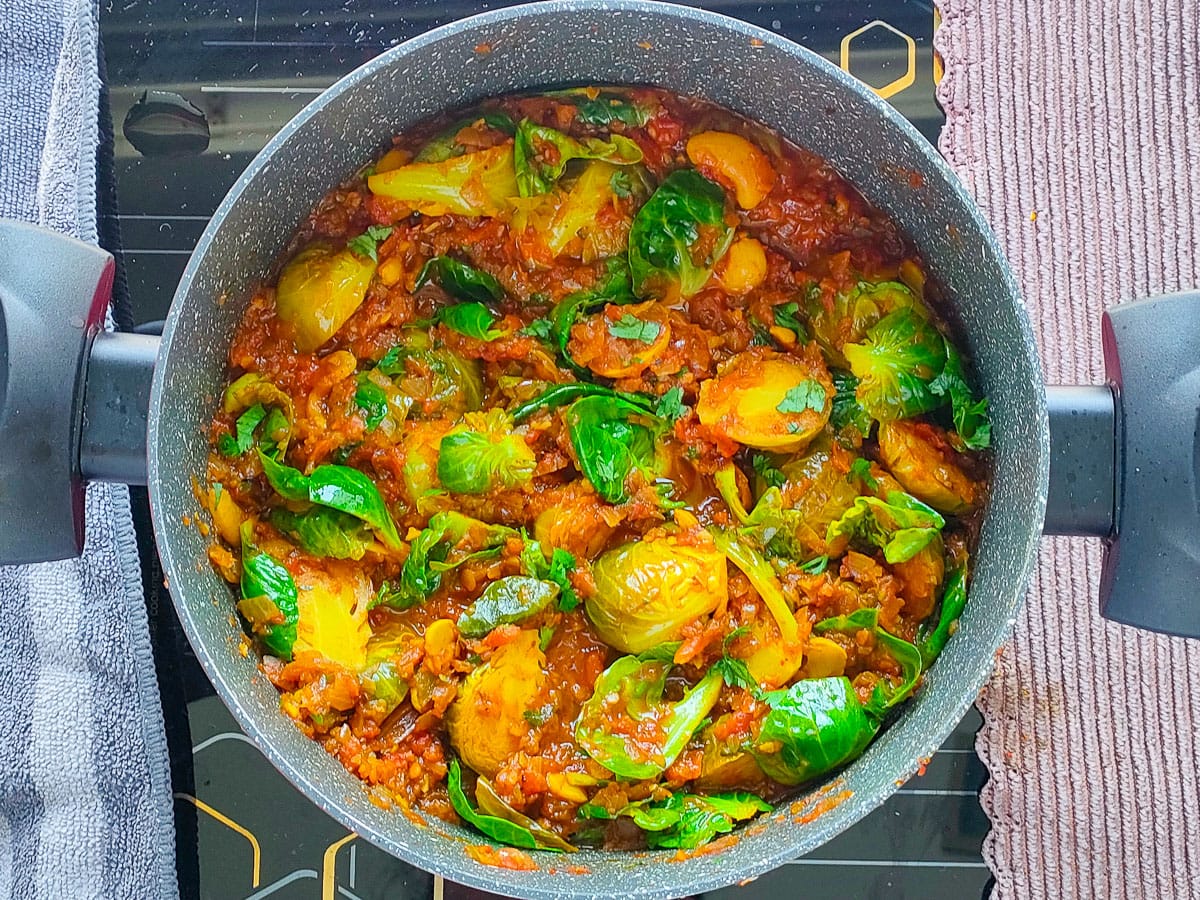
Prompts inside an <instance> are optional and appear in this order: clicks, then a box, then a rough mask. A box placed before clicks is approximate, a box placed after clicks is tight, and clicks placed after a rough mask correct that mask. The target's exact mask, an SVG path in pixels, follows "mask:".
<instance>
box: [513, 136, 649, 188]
mask: <svg viewBox="0 0 1200 900" xmlns="http://www.w3.org/2000/svg"><path fill="white" fill-rule="evenodd" d="M513 150H514V161H515V164H516V169H517V186H518V188H519V189H520V192H521V196H522V197H534V196H537V195H538V194H545V193H548V192H549V191H550V190H551V189H553V187H554V185H555V183H556V182H557V181H558V179H559V178H561V177H562V175H563V173H564V172H565V171H566V169H567V163H569V162H570V161H571V160H573V159H594V160H602V161H604V162H607V163H615V164H617V165H620V166H628V165H633V164H634V163H639V162H641V161H642V151H641V148H640V147H638V145H637V144H635V143H634V142H633V141H631V140H629V138H627V137H622V136H621V135H619V134H613V135H609V139H608V140H607V141H604V140H601V139H599V138H579V139H576V138H573V137H571V136H570V135H566V134H563V133H562V132H561V131H556V130H554V129H553V128H549V127H547V126H545V125H538V124H536V123H534V122H531V121H530V120H529V119H523V120H522V121H521V123H520V124H519V125H517V133H516V138H515V141H514V145H513Z"/></svg>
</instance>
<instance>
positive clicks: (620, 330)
mask: <svg viewBox="0 0 1200 900" xmlns="http://www.w3.org/2000/svg"><path fill="white" fill-rule="evenodd" d="M670 343H671V320H670V316H669V314H668V312H667V308H666V307H665V306H663V305H662V304H661V303H658V302H657V301H655V300H649V301H647V302H645V303H638V304H636V305H633V306H617V305H613V304H610V305H608V306H606V307H605V308H604V310H603V311H602V312H601V313H600V314H599V315H595V316H591V317H589V318H588V319H587V320H585V321H583V322H580V323H578V324H577V325H575V327H574V328H572V329H571V339H570V342H569V344H568V345H567V352H568V353H569V354H570V356H571V358H572V359H574V360H575V362H577V363H578V364H579V365H581V366H585V367H586V368H588V369H591V370H592V371H593V372H595V373H596V374H597V375H602V376H604V377H605V378H630V377H632V376H634V375H638V374H639V373H641V372H642V371H643V370H644V369H645V368H646V367H647V366H649V365H650V364H651V363H653V362H654V361H655V360H656V359H658V358H659V357H660V356H662V354H663V351H665V350H666V349H667V347H668V346H669V345H670Z"/></svg>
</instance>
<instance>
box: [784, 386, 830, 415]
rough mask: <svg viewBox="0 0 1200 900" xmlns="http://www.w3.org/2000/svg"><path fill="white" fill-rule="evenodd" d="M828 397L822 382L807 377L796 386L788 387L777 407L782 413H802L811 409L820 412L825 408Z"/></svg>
mask: <svg viewBox="0 0 1200 900" xmlns="http://www.w3.org/2000/svg"><path fill="white" fill-rule="evenodd" d="M826 397H827V394H826V391H825V386H824V385H822V384H821V382H819V381H815V380H813V379H812V378H805V379H804V380H803V381H801V382H800V383H799V384H798V385H796V386H795V387H792V388H788V392H787V393H786V394H784V396H783V399H782V400H781V401H780V402H779V405H778V406H776V407H775V408H776V409H777V410H779V411H780V412H781V413H802V412H804V411H806V410H809V409H811V410H812V411H813V412H818V413H819V412H821V410H823V409H824V408H825V399H826Z"/></svg>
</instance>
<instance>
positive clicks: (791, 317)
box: [774, 302, 808, 341]
mask: <svg viewBox="0 0 1200 900" xmlns="http://www.w3.org/2000/svg"><path fill="white" fill-rule="evenodd" d="M799 312H800V304H799V303H796V302H792V303H781V304H779V305H778V306H776V307H775V309H774V313H775V324H776V325H779V326H781V327H783V328H790V329H791V330H792V331H794V332H796V336H797V337H798V338H799V339H800V340H802V341H807V340H808V329H807V328H805V327H804V323H803V322H802V321H800V319H799V318H798V315H797V314H798V313H799Z"/></svg>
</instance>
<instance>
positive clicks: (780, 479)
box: [750, 453, 787, 488]
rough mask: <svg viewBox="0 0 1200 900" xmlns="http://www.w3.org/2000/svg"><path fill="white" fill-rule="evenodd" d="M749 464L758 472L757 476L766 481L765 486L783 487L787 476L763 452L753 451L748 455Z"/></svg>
mask: <svg viewBox="0 0 1200 900" xmlns="http://www.w3.org/2000/svg"><path fill="white" fill-rule="evenodd" d="M750 465H751V466H752V467H753V468H754V471H755V472H757V473H758V477H759V478H761V479H762V480H763V481H765V482H766V483H767V487H775V488H777V487H783V485H784V483H785V482H786V481H787V476H786V475H784V474H783V471H782V470H781V469H779V468H778V467H777V466H775V465H774V464H773V463H772V462H771V458H770V457H769V456H767V455H766V454H765V453H755V454H754V455H753V456H751V457H750Z"/></svg>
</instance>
